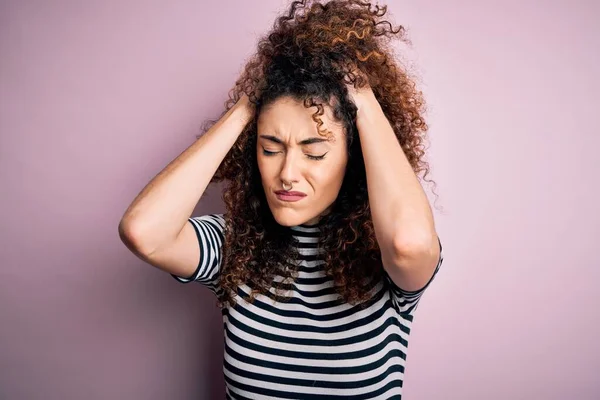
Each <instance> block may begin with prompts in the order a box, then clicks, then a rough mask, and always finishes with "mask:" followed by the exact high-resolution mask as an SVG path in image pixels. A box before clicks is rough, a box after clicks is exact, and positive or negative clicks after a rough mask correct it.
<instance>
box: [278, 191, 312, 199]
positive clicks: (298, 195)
mask: <svg viewBox="0 0 600 400" xmlns="http://www.w3.org/2000/svg"><path fill="white" fill-rule="evenodd" d="M275 195H276V196H277V198H278V199H279V200H281V201H298V200H302V199H303V198H305V197H306V193H302V192H296V191H293V192H287V191H285V190H277V191H275Z"/></svg>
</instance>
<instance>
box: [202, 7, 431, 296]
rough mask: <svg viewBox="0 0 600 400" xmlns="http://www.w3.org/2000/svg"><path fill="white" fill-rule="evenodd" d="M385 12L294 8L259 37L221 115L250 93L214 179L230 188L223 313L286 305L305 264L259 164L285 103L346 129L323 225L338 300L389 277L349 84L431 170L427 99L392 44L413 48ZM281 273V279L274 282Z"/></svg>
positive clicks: (417, 162)
mask: <svg viewBox="0 0 600 400" xmlns="http://www.w3.org/2000/svg"><path fill="white" fill-rule="evenodd" d="M386 12H387V6H382V7H380V6H377V5H374V6H372V5H371V3H369V2H366V1H361V0H332V1H329V2H327V3H325V4H323V3H321V2H319V1H310V0H303V1H293V2H292V3H291V6H290V8H289V10H288V11H287V13H285V14H284V15H282V16H281V17H279V18H277V20H276V22H275V24H274V26H273V29H272V30H271V31H270V32H269V33H268V34H266V35H265V36H263V37H262V38H261V39H260V40H259V43H258V48H257V52H256V54H255V55H254V56H253V57H252V58H250V60H249V61H248V62H247V64H246V66H245V67H244V69H243V72H242V74H241V75H240V77H239V78H238V80H237V81H236V83H235V87H234V88H233V89H232V90H231V91H230V92H229V99H228V100H227V101H226V102H225V111H224V112H223V114H225V113H226V112H227V110H229V109H230V108H231V107H233V105H234V104H235V103H236V102H237V101H238V100H239V99H240V98H241V97H242V95H244V94H245V95H247V96H248V98H249V99H250V102H251V103H252V104H253V105H254V110H255V113H254V116H253V118H252V119H251V120H250V122H248V124H247V125H246V127H245V128H244V130H243V131H242V133H241V134H240V136H239V138H238V139H237V141H236V142H235V144H234V145H233V147H232V148H231V150H230V151H229V152H228V154H227V156H226V157H225V158H224V160H223V162H222V163H221V165H220V166H219V168H218V170H217V172H216V173H215V175H214V176H213V178H212V180H211V182H221V181H225V182H226V186H225V187H224V192H223V200H224V202H225V207H226V211H225V242H224V245H223V258H222V266H221V277H220V286H221V288H222V289H223V290H222V291H221V293H220V294H219V296H218V301H217V304H218V305H219V306H220V307H223V306H225V305H226V304H230V305H233V304H235V300H234V298H235V295H236V294H240V296H242V298H243V299H244V300H246V301H248V302H253V300H254V298H255V296H256V294H257V293H261V294H263V295H266V296H268V297H270V298H271V299H273V300H276V301H285V300H286V299H288V298H289V297H287V296H285V295H283V294H282V293H283V292H284V291H285V290H289V289H291V287H292V286H291V282H293V280H294V279H295V278H296V277H297V269H298V266H297V265H296V264H294V263H293V262H292V261H291V260H296V259H297V256H298V252H297V248H296V247H295V246H294V244H295V240H294V238H293V236H292V235H291V232H290V230H289V229H287V228H286V227H282V226H280V225H279V224H277V223H276V221H275V220H274V218H273V216H272V214H271V212H270V210H269V207H268V204H267V201H266V198H265V194H264V190H263V188H262V185H261V179H260V174H259V170H258V164H257V159H256V144H257V143H256V141H257V119H258V115H259V114H260V111H261V109H263V108H264V107H266V106H268V105H269V104H272V103H273V102H274V101H275V100H277V99H279V98H280V97H282V96H288V97H292V98H294V99H296V100H298V101H301V102H303V103H304V105H305V107H316V109H317V111H316V112H315V113H314V115H313V119H314V120H315V123H316V124H317V128H319V127H320V125H321V124H322V121H321V120H320V118H319V116H320V115H323V107H324V105H325V106H329V107H331V108H332V110H333V115H334V117H335V118H336V119H337V120H339V121H341V122H342V123H343V126H344V128H345V129H344V132H345V134H346V143H347V151H348V156H349V158H348V165H347V169H346V174H345V176H344V180H343V183H342V187H341V189H340V193H339V195H338V198H337V199H336V201H335V202H334V204H333V207H332V210H331V212H330V213H329V214H327V215H325V216H324V217H322V219H321V221H320V222H319V227H320V229H321V236H320V241H319V247H320V248H321V249H322V250H324V253H323V254H324V256H323V257H324V261H325V272H326V274H327V275H328V276H330V277H332V279H333V281H334V286H335V288H336V291H337V293H338V294H339V298H338V301H339V302H340V304H341V302H342V301H345V302H348V303H351V304H359V303H363V302H364V301H365V300H368V299H369V297H370V295H371V294H370V291H371V289H372V287H373V285H374V283H376V282H378V281H379V280H380V279H381V278H382V276H383V274H384V271H383V266H382V262H381V254H380V250H379V246H378V243H377V240H376V238H375V232H374V229H373V223H372V220H371V212H370V208H369V201H368V193H367V182H366V174H365V166H364V160H363V156H362V152H361V146H360V140H359V136H358V131H357V128H356V106H355V105H354V104H353V103H352V101H351V100H350V97H349V95H348V88H347V85H354V87H356V88H359V87H363V85H365V84H369V85H370V86H371V88H372V90H373V92H374V94H375V96H376V98H377V100H378V102H379V103H380V105H381V107H382V110H383V112H384V114H385V116H386V117H387V119H388V121H389V122H390V125H391V126H392V128H393V130H394V133H395V135H396V137H397V139H398V142H399V143H400V145H401V147H402V149H403V151H404V153H405V154H406V157H407V159H408V161H409V162H410V164H411V166H412V168H413V170H414V171H415V173H416V174H417V175H418V174H420V173H422V172H424V175H423V176H424V177H425V176H427V174H428V173H429V165H428V163H427V162H426V161H425V160H424V155H425V146H424V142H425V139H426V135H425V134H426V131H427V125H426V123H425V120H424V118H423V113H424V100H423V97H422V93H421V92H420V91H417V90H416V88H415V87H416V85H415V83H414V81H413V79H412V78H411V77H410V76H409V74H408V72H407V70H406V69H405V68H401V67H400V65H399V63H398V62H397V60H395V57H394V51H393V50H392V48H391V46H390V42H391V39H394V38H396V39H400V40H402V41H404V42H406V43H410V42H409V40H408V39H407V38H406V34H405V29H404V28H403V27H402V26H398V27H397V28H394V26H393V25H392V23H391V22H389V21H387V20H383V19H382V17H383V16H384V15H385V14H386ZM357 70H358V71H360V73H356V72H358V71H357ZM365 78H366V79H367V80H368V82H364V79H365ZM223 114H222V115H223ZM211 122H212V124H214V123H215V122H216V120H214V121H211ZM209 127H210V125H209V126H208V127H207V128H206V129H208V128H209ZM319 131H320V130H319ZM277 275H279V276H280V277H281V278H282V280H281V281H279V280H275V276H277ZM242 284H247V285H248V286H249V287H250V288H251V289H252V291H251V293H250V294H243V293H242V292H238V290H237V288H238V286H240V285H242ZM271 288H272V289H275V290H274V291H271Z"/></svg>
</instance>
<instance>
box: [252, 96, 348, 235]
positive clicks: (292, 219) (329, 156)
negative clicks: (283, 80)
mask: <svg viewBox="0 0 600 400" xmlns="http://www.w3.org/2000/svg"><path fill="white" fill-rule="evenodd" d="M315 111H317V107H311V108H306V107H304V105H303V104H302V102H300V101H297V100H294V99H292V98H291V97H282V98H280V99H278V100H276V101H275V102H274V103H272V104H271V105H269V106H268V107H266V108H264V109H263V110H262V112H261V113H260V115H259V118H258V121H257V127H258V138H257V145H256V154H257V160H258V169H259V171H260V176H261V181H262V186H263V189H264V191H265V196H266V198H267V203H268V204H269V208H270V209H271V213H272V214H273V217H274V218H275V220H276V221H277V223H279V224H280V225H283V226H295V225H300V224H315V223H317V221H318V220H319V218H320V216H321V215H324V214H327V213H328V212H329V210H330V206H331V205H332V204H333V202H334V201H335V199H336V198H337V196H338V193H339V191H340V187H341V186H342V181H343V179H344V172H345V169H346V164H347V162H348V155H347V152H346V138H345V135H344V129H343V125H342V124H341V123H340V122H336V121H335V120H334V119H333V113H332V110H331V108H330V107H328V106H326V105H325V104H324V115H322V116H320V118H321V120H322V121H323V125H322V126H321V131H322V133H321V134H319V133H318V132H317V123H316V122H315V121H314V120H313V119H312V115H313V114H314V113H315ZM324 131H331V132H332V133H333V135H332V137H331V138H329V139H328V137H327V136H325V135H324V134H323V132H324ZM283 182H285V189H288V192H287V193H286V192H285V189H284V187H283ZM290 184H291V185H292V188H291V189H290Z"/></svg>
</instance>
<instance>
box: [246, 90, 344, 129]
mask: <svg viewBox="0 0 600 400" xmlns="http://www.w3.org/2000/svg"><path fill="white" fill-rule="evenodd" d="M319 103H320V104H322V106H323V114H322V115H318V118H319V119H320V120H321V121H322V122H323V125H322V126H321V127H320V130H321V135H322V134H323V133H326V132H327V131H330V132H331V133H333V135H334V137H337V136H340V135H342V133H343V124H342V123H341V122H340V121H336V120H335V118H334V116H333V110H332V108H331V107H330V106H329V105H328V104H326V103H324V102H319ZM318 110H319V109H318V108H317V107H316V106H311V107H305V106H304V103H303V101H302V100H297V99H294V98H292V97H287V96H286V97H281V98H279V99H277V100H275V101H274V102H273V103H270V104H269V105H268V106H265V107H264V108H263V109H262V110H261V113H260V115H259V117H258V121H257V124H258V129H259V133H263V134H277V135H280V136H292V137H298V138H299V137H304V136H308V135H317V134H318V130H317V121H315V120H314V119H313V118H314V116H315V114H316V113H317V112H318Z"/></svg>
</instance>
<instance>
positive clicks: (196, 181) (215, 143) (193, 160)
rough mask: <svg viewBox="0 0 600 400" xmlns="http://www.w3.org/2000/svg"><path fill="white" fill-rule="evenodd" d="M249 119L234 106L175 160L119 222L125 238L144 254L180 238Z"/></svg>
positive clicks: (153, 180)
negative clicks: (179, 235)
mask: <svg viewBox="0 0 600 400" xmlns="http://www.w3.org/2000/svg"><path fill="white" fill-rule="evenodd" d="M234 107H235V106H234ZM248 119H249V114H248V112H247V110H245V109H243V108H231V109H230V110H229V112H228V113H227V114H225V115H224V116H223V117H222V118H221V119H220V120H219V121H218V122H217V123H215V125H213V126H212V127H211V129H209V130H208V131H207V132H206V133H205V134H204V135H202V136H201V137H200V138H199V139H198V140H196V141H195V142H194V143H193V144H192V145H191V146H190V147H188V148H187V149H186V150H185V151H183V152H182V153H181V154H180V155H179V156H178V157H177V158H175V159H174V160H173V161H171V162H170V163H169V164H168V165H167V166H166V167H165V168H164V169H163V170H162V171H161V172H160V173H159V174H158V175H156V176H155V177H154V178H153V179H152V180H151V181H150V182H149V183H148V184H147V185H146V186H145V187H144V189H143V190H142V191H141V192H140V193H139V194H138V195H137V197H136V198H135V199H134V201H133V202H132V203H131V205H130V206H129V207H128V209H127V210H126V211H125V214H124V215H123V218H122V220H121V222H120V224H119V232H120V234H121V236H122V237H123V238H126V240H129V241H130V242H133V244H134V246H135V247H138V249H139V250H140V251H142V252H152V251H153V250H154V249H156V248H158V247H160V246H161V245H163V244H165V243H168V242H169V241H171V240H174V239H175V238H176V237H177V235H178V234H179V232H181V230H182V229H183V227H184V225H185V223H186V222H187V220H188V218H189V217H190V216H191V214H192V212H193V210H194V207H195V206H196V204H197V203H198V201H199V200H200V197H201V196H202V194H203V193H204V191H205V190H206V188H207V186H208V184H209V183H210V181H211V179H212V177H213V175H214V174H215V172H216V170H217V168H218V167H219V165H220V164H221V162H222V161H223V159H224V158H225V156H226V154H227V153H228V151H229V150H230V149H231V147H232V146H233V144H234V143H235V141H236V139H237V138H238V136H239V134H240V133H241V131H242V129H243V128H244V126H245V125H246V123H247V121H248Z"/></svg>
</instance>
